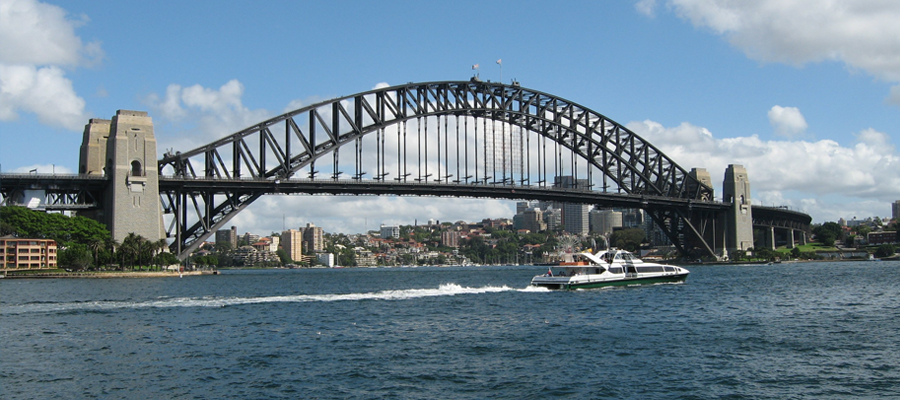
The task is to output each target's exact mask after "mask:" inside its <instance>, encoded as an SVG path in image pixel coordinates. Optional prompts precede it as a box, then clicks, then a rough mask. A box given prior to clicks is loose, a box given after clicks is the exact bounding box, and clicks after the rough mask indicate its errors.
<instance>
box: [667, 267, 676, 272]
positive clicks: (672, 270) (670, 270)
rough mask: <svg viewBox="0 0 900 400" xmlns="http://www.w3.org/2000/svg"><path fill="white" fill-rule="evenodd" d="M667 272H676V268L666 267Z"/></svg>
mask: <svg viewBox="0 0 900 400" xmlns="http://www.w3.org/2000/svg"><path fill="white" fill-rule="evenodd" d="M666 272H675V268H672V267H666Z"/></svg>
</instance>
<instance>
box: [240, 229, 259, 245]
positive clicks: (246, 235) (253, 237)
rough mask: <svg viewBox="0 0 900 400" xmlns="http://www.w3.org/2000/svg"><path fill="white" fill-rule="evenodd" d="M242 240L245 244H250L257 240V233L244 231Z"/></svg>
mask: <svg viewBox="0 0 900 400" xmlns="http://www.w3.org/2000/svg"><path fill="white" fill-rule="evenodd" d="M243 241H245V242H247V244H249V245H252V244H253V243H256V242H258V241H259V235H257V234H255V233H250V232H246V233H244V237H243Z"/></svg>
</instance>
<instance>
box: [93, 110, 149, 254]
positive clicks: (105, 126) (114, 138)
mask: <svg viewBox="0 0 900 400" xmlns="http://www.w3.org/2000/svg"><path fill="white" fill-rule="evenodd" d="M78 169H79V173H82V174H91V175H104V176H106V177H108V179H109V185H108V186H107V188H106V191H105V192H104V195H103V209H102V210H101V211H99V212H94V213H87V214H85V216H87V217H90V218H93V219H95V220H97V221H99V222H102V223H103V224H105V225H106V227H107V228H108V229H109V230H110V232H112V236H113V239H115V240H116V241H118V242H120V243H121V241H122V240H123V239H124V238H125V236H127V235H128V234H129V233H131V232H134V233H135V234H137V235H140V236H143V237H144V238H145V239H147V240H150V241H157V240H159V239H161V238H164V237H165V234H164V232H163V224H162V212H161V209H160V202H159V171H158V170H157V167H156V137H155V136H154V135H153V121H152V119H151V118H150V117H149V116H147V113H146V112H144V111H128V110H118V111H117V112H116V115H115V116H114V117H113V118H112V120H104V119H91V120H90V122H89V123H88V124H87V125H86V126H85V128H84V139H83V142H82V144H81V157H80V161H79V168H78Z"/></svg>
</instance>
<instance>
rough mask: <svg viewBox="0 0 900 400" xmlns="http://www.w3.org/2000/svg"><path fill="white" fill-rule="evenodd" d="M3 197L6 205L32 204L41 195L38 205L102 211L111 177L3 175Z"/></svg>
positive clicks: (42, 207) (1, 194)
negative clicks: (103, 200) (34, 197)
mask: <svg viewBox="0 0 900 400" xmlns="http://www.w3.org/2000/svg"><path fill="white" fill-rule="evenodd" d="M2 183H3V184H2V185H0V188H2V189H0V196H2V197H3V202H2V204H3V205H5V206H29V204H28V203H27V202H28V200H29V199H30V198H32V197H33V196H35V195H39V196H40V198H39V199H40V200H41V201H40V204H39V205H38V208H40V209H42V210H54V211H76V210H77V211H86V210H99V209H100V208H101V207H102V206H103V205H102V204H101V203H102V199H103V191H104V190H105V189H106V185H107V179H106V178H105V177H103V176H94V175H74V176H73V175H69V174H60V175H57V174H16V173H12V174H10V173H5V174H3V175H2Z"/></svg>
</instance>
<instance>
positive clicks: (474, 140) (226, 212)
mask: <svg viewBox="0 0 900 400" xmlns="http://www.w3.org/2000/svg"><path fill="white" fill-rule="evenodd" d="M159 172H160V176H161V180H160V196H161V199H162V204H163V211H164V213H165V215H166V219H167V221H166V225H167V235H168V236H169V237H171V238H174V239H175V240H174V243H173V245H172V247H173V251H175V252H176V254H180V255H185V254H187V253H189V252H190V251H192V250H194V249H196V247H197V246H199V244H200V243H201V242H202V241H203V240H205V239H206V238H207V237H209V236H210V235H211V234H212V233H213V232H215V231H216V230H218V229H220V228H222V227H223V226H225V225H226V223H227V222H228V221H229V220H230V219H231V218H232V217H233V216H234V215H236V214H237V213H238V212H240V211H241V210H243V209H244V208H246V207H247V206H248V205H249V204H251V203H252V202H253V201H255V200H256V199H258V198H259V197H261V196H262V195H264V194H267V193H277V191H275V192H273V191H272V190H270V188H269V187H268V186H266V187H260V186H259V182H260V181H269V182H270V183H271V184H272V185H275V184H276V182H282V181H287V180H297V179H303V180H309V181H317V182H332V183H339V182H341V181H347V182H355V183H363V182H366V183H368V184H369V186H370V187H376V188H373V189H371V191H370V192H368V193H372V194H376V193H394V194H410V193H401V191H400V190H399V188H400V186H401V184H412V183H415V184H420V185H424V186H428V187H432V186H438V185H447V186H448V187H449V186H454V187H460V186H462V187H463V189H454V190H453V193H454V195H461V196H464V195H467V192H468V195H469V196H470V197H491V196H489V195H486V194H485V193H495V192H492V191H491V190H487V189H484V188H481V187H491V188H508V189H513V188H521V189H520V191H522V189H526V188H527V189H528V191H525V192H527V193H535V194H534V195H531V196H525V195H517V197H511V196H499V198H521V199H541V198H544V197H547V196H545V195H540V196H539V195H538V193H542V192H541V190H544V191H546V193H547V194H548V195H550V194H551V193H554V189H566V190H569V191H572V190H574V191H583V192H593V193H597V194H603V195H611V194H617V195H622V196H624V197H629V196H630V197H632V198H633V197H635V196H637V197H638V198H639V197H641V196H643V197H644V198H664V199H670V200H671V201H670V202H668V203H665V204H662V203H658V202H657V203H655V204H657V205H658V206H649V203H646V204H645V205H646V206H645V207H643V208H644V209H645V210H646V211H647V212H648V213H649V215H650V216H651V218H652V219H653V220H654V221H655V222H656V223H657V224H658V225H659V226H660V227H661V228H662V229H663V231H664V232H665V233H666V235H667V236H668V237H669V238H670V239H672V241H673V243H674V244H675V245H676V246H677V247H678V248H679V249H680V250H681V251H682V252H683V253H685V254H687V253H689V252H691V251H693V250H694V249H696V248H700V249H701V251H702V252H703V253H707V254H711V253H712V252H713V251H712V248H711V247H710V246H709V244H707V241H706V239H705V238H707V237H710V232H707V231H708V230H709V228H707V227H706V224H705V222H704V221H707V220H709V219H710V218H711V216H710V215H711V214H709V213H715V212H717V211H710V209H712V208H717V207H696V205H697V204H700V203H712V197H713V191H712V188H710V187H708V186H706V185H704V184H702V183H701V182H699V181H698V180H696V179H694V178H693V177H692V176H691V175H690V174H688V172H687V171H686V170H685V169H684V168H682V167H680V166H679V165H678V164H676V163H675V162H674V161H673V160H671V159H670V158H669V157H667V156H666V155H665V154H663V153H662V152H661V151H660V150H659V149H657V148H656V147H655V146H653V145H652V144H651V143H649V142H648V141H646V140H645V139H643V138H641V137H640V136H638V135H637V134H635V133H634V132H631V131H630V130H628V129H627V128H625V127H624V126H622V125H621V124H619V123H616V122H615V121H612V120H610V119H608V118H606V117H605V116H603V115H601V114H599V113H597V112H595V111H593V110H590V109H588V108H586V107H584V106H581V105H579V104H577V103H574V102H571V101H568V100H565V99H563V98H560V97H557V96H553V95H550V94H546V93H543V92H538V91H534V90H530V89H526V88H522V87H520V86H518V85H504V84H499V83H490V82H480V81H462V82H431V83H410V84H407V85H399V86H392V87H385V88H379V89H375V90H371V91H368V92H363V93H359V94H354V95H350V96H345V97H341V98H336V99H332V100H328V101H323V102H320V103H317V104H313V105H310V106H307V107H303V108H300V109H297V110H294V111H291V112H288V113H285V114H282V115H280V116H277V117H275V118H271V119H269V120H266V121H263V122H260V123H259V124H256V125H253V126H251V127H248V128H246V129H244V130H242V131H240V132H237V133H234V134H232V135H229V136H227V137H224V138H222V139H219V140H217V141H215V142H212V143H209V144H207V145H204V146H201V147H198V148H195V149H193V150H191V151H188V152H183V153H182V152H179V153H171V152H169V153H166V154H165V156H164V157H163V158H162V159H161V160H160V161H159ZM190 181H203V182H206V183H207V184H203V185H197V184H189V183H188V182H190ZM213 182H214V183H213ZM209 183H212V184H209ZM263 183H264V184H265V182H263ZM264 186H265V185H264ZM391 187H393V188H394V190H392V189H390V188H391ZM465 187H468V188H471V189H470V190H466V189H464V188H465ZM531 190H534V192H531ZM301 192H302V193H330V192H329V191H327V190H324V189H322V190H320V191H315V190H311V189H307V191H300V190H298V191H296V193H301ZM525 192H523V193H525ZM412 194H414V195H418V194H424V193H423V192H416V193H412ZM562 197H565V196H562ZM601 197H603V196H600V197H598V199H600V198H601ZM688 201H690V202H691V203H692V204H690V205H688ZM596 204H607V205H613V203H607V202H604V201H602V200H598V202H597V203H596Z"/></svg>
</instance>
